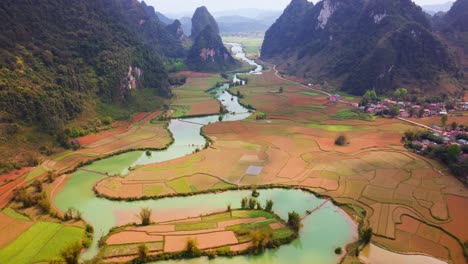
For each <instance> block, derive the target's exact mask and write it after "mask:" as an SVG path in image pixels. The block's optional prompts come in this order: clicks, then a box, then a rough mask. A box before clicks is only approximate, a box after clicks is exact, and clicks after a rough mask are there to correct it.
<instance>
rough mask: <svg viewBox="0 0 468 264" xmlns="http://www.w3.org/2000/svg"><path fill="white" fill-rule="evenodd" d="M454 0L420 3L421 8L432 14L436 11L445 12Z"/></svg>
mask: <svg viewBox="0 0 468 264" xmlns="http://www.w3.org/2000/svg"><path fill="white" fill-rule="evenodd" d="M453 3H454V1H447V2H445V3H442V4H435V5H422V6H421V7H422V9H423V10H424V11H425V12H426V13H428V14H430V15H434V14H436V13H438V12H447V11H449V10H450V8H451V7H452V5H453Z"/></svg>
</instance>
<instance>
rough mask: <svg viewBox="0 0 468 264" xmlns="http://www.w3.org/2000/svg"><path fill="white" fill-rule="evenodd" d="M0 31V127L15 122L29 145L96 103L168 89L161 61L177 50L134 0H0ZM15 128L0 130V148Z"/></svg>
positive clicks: (122, 101) (124, 103)
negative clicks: (10, 131) (6, 131)
mask: <svg viewBox="0 0 468 264" xmlns="http://www.w3.org/2000/svg"><path fill="white" fill-rule="evenodd" d="M0 31H1V34H0V127H1V128H2V132H4V131H5V130H3V128H4V127H16V126H19V127H20V128H21V127H23V128H24V129H22V131H26V130H27V131H29V132H28V134H27V135H23V137H22V138H24V140H23V141H24V142H26V143H25V144H27V145H28V144H29V143H28V142H30V144H29V145H31V147H33V146H35V144H39V143H40V142H37V140H36V139H37V138H36V136H37V135H39V134H40V133H47V134H49V135H50V137H49V138H48V137H44V138H42V139H41V141H45V142H44V143H47V142H48V141H49V139H50V138H52V137H54V136H55V135H59V134H61V133H63V131H64V130H65V129H66V128H69V127H68V124H69V123H70V122H74V120H76V119H79V118H84V117H85V116H92V117H93V118H95V117H96V115H95V114H94V115H91V114H90V113H95V112H96V108H97V106H98V105H103V104H104V105H109V106H119V107H120V108H121V109H127V108H132V107H133V106H132V105H133V104H135V103H136V102H139V100H138V98H137V97H138V95H139V94H141V93H143V94H145V95H146V96H150V98H158V97H166V98H167V97H169V96H171V91H170V89H169V84H168V80H167V79H168V76H167V73H166V69H165V66H164V65H165V62H166V61H167V60H169V59H176V58H182V57H183V56H184V50H183V48H182V45H181V43H180V40H179V39H178V38H177V37H176V36H174V35H172V34H170V33H169V32H168V31H167V29H166V27H165V25H163V24H162V23H161V22H160V21H159V20H158V18H157V16H156V13H155V11H154V9H153V8H152V7H149V6H147V5H146V4H145V3H144V2H143V3H140V2H138V1H137V0H99V1H75V0H41V1H28V0H3V1H1V2H0ZM140 101H141V100H140ZM148 103H149V102H148ZM155 103H156V102H155ZM155 103H153V106H152V107H154V108H157V107H158V105H157V103H156V104H155ZM161 107H162V106H161ZM13 123H14V124H13ZM13 125H14V126H13ZM30 128H36V129H35V132H34V130H33V131H31V129H30ZM20 130H21V129H20ZM13 132H14V131H13ZM13 134H14V133H13ZM20 136H21V135H18V136H16V137H15V136H14V135H10V133H0V142H2V143H1V147H2V148H0V155H1V156H4V155H2V154H4V153H5V152H3V146H5V145H8V144H9V143H11V142H15V140H19V138H20ZM23 141H22V142H23ZM21 151H25V149H22V150H21ZM36 151H37V149H36ZM18 152H20V151H19V150H18Z"/></svg>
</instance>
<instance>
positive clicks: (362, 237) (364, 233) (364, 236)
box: [359, 227, 372, 245]
mask: <svg viewBox="0 0 468 264" xmlns="http://www.w3.org/2000/svg"><path fill="white" fill-rule="evenodd" d="M371 239H372V228H370V227H369V228H365V229H364V230H359V241H361V242H362V243H363V244H364V245H367V244H369V243H370V241H371Z"/></svg>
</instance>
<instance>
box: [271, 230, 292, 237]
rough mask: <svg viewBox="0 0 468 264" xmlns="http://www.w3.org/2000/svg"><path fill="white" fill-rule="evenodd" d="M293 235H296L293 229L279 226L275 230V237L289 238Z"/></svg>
mask: <svg viewBox="0 0 468 264" xmlns="http://www.w3.org/2000/svg"><path fill="white" fill-rule="evenodd" d="M293 235H294V233H293V231H292V230H291V229H289V228H278V229H275V230H273V238H274V239H283V238H288V237H290V236H293Z"/></svg>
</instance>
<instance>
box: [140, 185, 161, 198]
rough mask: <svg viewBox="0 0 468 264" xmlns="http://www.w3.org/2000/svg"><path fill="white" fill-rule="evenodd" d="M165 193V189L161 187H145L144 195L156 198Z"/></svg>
mask: <svg viewBox="0 0 468 264" xmlns="http://www.w3.org/2000/svg"><path fill="white" fill-rule="evenodd" d="M163 192H164V188H163V187H162V186H160V185H145V186H144V187H143V194H144V195H147V196H155V195H159V194H161V193H163Z"/></svg>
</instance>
